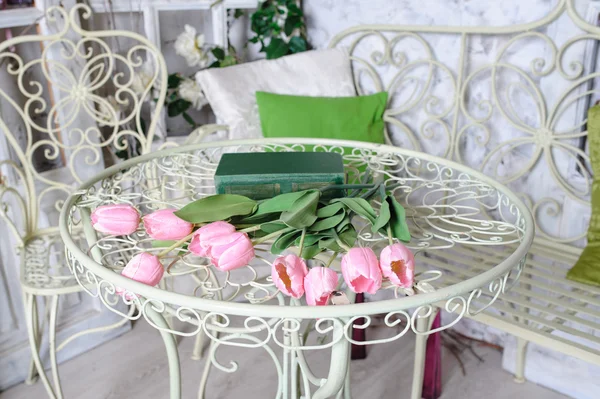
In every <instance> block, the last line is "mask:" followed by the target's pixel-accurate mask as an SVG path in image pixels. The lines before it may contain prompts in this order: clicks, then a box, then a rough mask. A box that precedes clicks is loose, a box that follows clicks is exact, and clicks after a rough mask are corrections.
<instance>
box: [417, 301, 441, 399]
mask: <svg viewBox="0 0 600 399" xmlns="http://www.w3.org/2000/svg"><path fill="white" fill-rule="evenodd" d="M437 312H438V309H433V311H432V314H431V315H430V316H429V317H423V318H417V320H416V328H417V331H423V332H424V331H428V330H429V329H430V326H431V324H432V323H433V319H434V318H435V316H436V315H437ZM428 337H429V335H427V334H417V336H416V338H415V362H414V366H413V382H412V391H411V395H410V398H411V399H421V397H422V395H421V394H422V393H423V377H424V374H425V350H426V348H427V338H428Z"/></svg>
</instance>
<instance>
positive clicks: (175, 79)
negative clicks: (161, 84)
mask: <svg viewBox="0 0 600 399" xmlns="http://www.w3.org/2000/svg"><path fill="white" fill-rule="evenodd" d="M182 80H183V76H181V75H179V74H178V73H172V74H170V75H169V78H168V79H167V87H168V88H169V89H176V88H177V87H178V86H179V83H181V81H182Z"/></svg>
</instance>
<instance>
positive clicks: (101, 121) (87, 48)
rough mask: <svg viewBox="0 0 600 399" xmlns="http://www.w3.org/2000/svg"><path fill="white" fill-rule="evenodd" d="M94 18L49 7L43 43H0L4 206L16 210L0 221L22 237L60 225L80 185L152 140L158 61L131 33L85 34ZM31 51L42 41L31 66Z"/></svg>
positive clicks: (161, 73) (161, 80)
mask: <svg viewBox="0 0 600 399" xmlns="http://www.w3.org/2000/svg"><path fill="white" fill-rule="evenodd" d="M90 17H91V12H90V9H89V7H87V6H86V5H83V4H79V5H77V6H75V7H74V8H72V9H71V10H70V11H68V12H67V11H66V10H65V9H64V8H62V7H51V8H49V9H48V12H47V14H46V16H45V17H44V19H43V20H41V21H40V23H39V24H40V31H41V32H40V34H39V35H26V36H18V37H15V38H14V39H11V40H6V41H4V42H2V43H0V70H1V71H0V78H2V79H3V80H4V82H3V85H2V87H0V100H1V104H2V105H3V107H2V108H3V109H2V110H1V111H2V114H1V115H2V118H1V119H0V132H2V134H1V135H0V140H5V141H6V142H5V143H2V144H3V145H0V148H3V149H5V150H4V152H8V153H5V154H0V155H2V156H0V166H1V167H2V169H1V170H2V178H3V184H1V185H0V197H1V198H0V202H2V203H3V205H4V203H5V202H12V203H13V204H14V203H16V204H17V205H19V208H21V209H22V212H19V211H17V209H18V208H17V209H12V211H9V210H8V208H9V207H6V206H3V207H2V210H1V213H2V216H5V217H6V218H7V219H8V221H9V225H10V226H11V227H12V228H13V229H14V230H17V232H18V233H19V234H18V235H20V236H21V237H26V236H29V235H31V234H35V232H36V231H37V230H38V229H39V228H41V227H44V228H45V227H50V228H52V227H56V226H57V212H58V210H59V209H60V207H61V205H62V203H63V201H64V199H65V198H66V197H67V196H68V195H70V194H71V193H72V192H73V190H74V189H75V188H76V187H77V186H79V185H80V184H81V183H82V181H85V180H86V179H88V178H90V177H91V176H93V175H94V174H95V173H98V172H99V171H101V170H102V169H104V168H105V167H107V166H108V165H110V164H112V163H114V162H117V161H118V158H119V157H132V156H135V155H138V154H141V153H147V152H149V151H150V147H151V144H152V141H153V139H154V136H155V131H156V129H157V122H158V120H159V118H158V115H159V114H160V112H161V109H162V104H163V103H164V98H165V94H166V81H167V71H166V65H165V62H164V59H163V58H162V55H161V54H160V52H159V50H157V49H156V48H155V47H154V45H153V44H152V43H151V42H150V41H148V40H147V39H146V38H144V37H143V36H140V35H138V34H135V33H132V32H126V31H114V30H113V31H94V30H86V29H85V27H84V26H82V25H80V22H79V21H80V20H81V21H84V20H87V19H89V18H90ZM28 43H39V47H40V48H41V55H40V54H39V53H38V54H35V55H33V56H30V57H29V58H28V57H27V51H26V50H27V49H31V48H32V47H31V45H30V44H29V45H28ZM29 52H30V51H29ZM11 81H14V82H15V85H14V86H13V87H11V86H10V84H9V82H11ZM149 98H155V99H156V104H157V106H155V107H151V106H150V104H149V102H148V101H145V100H147V99H149ZM6 148H8V149H9V150H8V151H6ZM17 187H19V188H17ZM49 208H53V209H49ZM50 213H53V215H52V217H50V216H48V215H49V214H50Z"/></svg>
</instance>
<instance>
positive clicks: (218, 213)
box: [175, 194, 257, 223]
mask: <svg viewBox="0 0 600 399" xmlns="http://www.w3.org/2000/svg"><path fill="white" fill-rule="evenodd" d="M256 207H257V204H256V201H254V200H252V199H250V198H248V197H244V196H242V195H235V194H217V195H212V196H210V197H205V198H201V199H199V200H197V201H194V202H192V203H190V204H188V205H186V206H184V207H183V208H181V209H180V210H178V211H177V212H175V215H177V217H179V218H180V219H183V220H185V221H187V222H190V223H205V222H215V221H217V220H226V219H229V218H231V217H232V216H238V215H248V214H250V213H252V212H254V211H255V210H256Z"/></svg>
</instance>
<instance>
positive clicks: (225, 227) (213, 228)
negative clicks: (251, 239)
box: [188, 221, 235, 256]
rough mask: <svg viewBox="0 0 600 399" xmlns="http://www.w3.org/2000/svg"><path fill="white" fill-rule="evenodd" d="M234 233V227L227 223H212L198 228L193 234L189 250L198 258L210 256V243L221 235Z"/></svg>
mask: <svg viewBox="0 0 600 399" xmlns="http://www.w3.org/2000/svg"><path fill="white" fill-rule="evenodd" d="M234 232H235V226H234V225H232V224H230V223H227V222H221V221H219V222H213V223H210V224H207V225H206V226H202V227H200V228H199V229H198V230H196V232H195V233H194V236H193V237H192V241H191V242H190V245H189V247H188V248H189V250H190V251H191V252H192V253H194V254H196V255H198V256H210V253H209V249H210V246H211V242H212V241H213V240H214V239H215V238H217V237H219V236H223V235H229V234H231V233H234Z"/></svg>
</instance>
